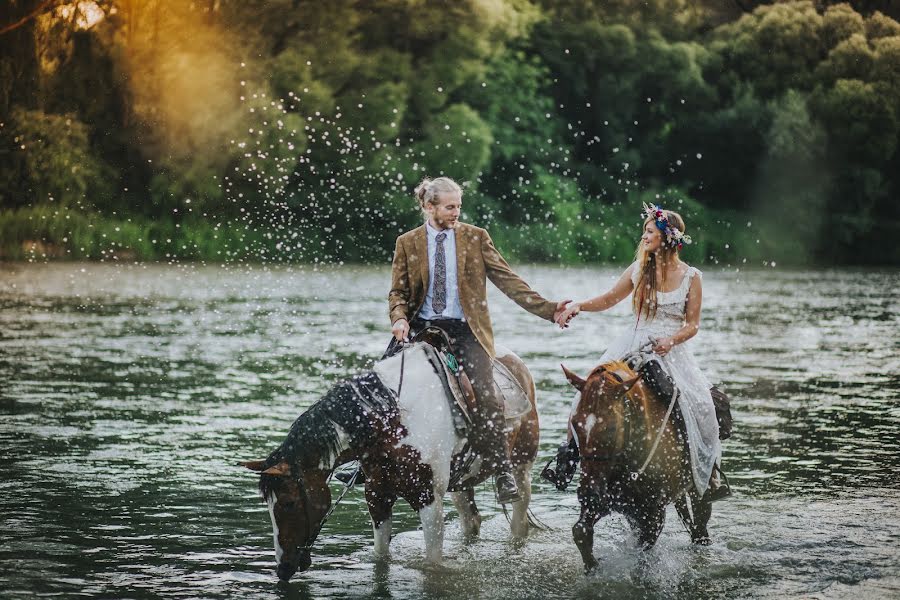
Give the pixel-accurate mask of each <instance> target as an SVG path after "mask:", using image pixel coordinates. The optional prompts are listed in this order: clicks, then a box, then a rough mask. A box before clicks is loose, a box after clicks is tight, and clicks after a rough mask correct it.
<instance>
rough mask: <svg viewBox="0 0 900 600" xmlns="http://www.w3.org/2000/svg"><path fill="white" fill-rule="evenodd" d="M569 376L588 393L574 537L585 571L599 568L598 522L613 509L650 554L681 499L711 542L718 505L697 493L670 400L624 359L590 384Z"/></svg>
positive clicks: (579, 424)
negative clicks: (714, 508) (714, 510)
mask: <svg viewBox="0 0 900 600" xmlns="http://www.w3.org/2000/svg"><path fill="white" fill-rule="evenodd" d="M563 371H564V372H565V374H566V378H567V379H568V380H569V382H570V383H571V384H572V385H573V386H575V388H576V389H577V390H578V391H579V392H581V398H580V399H579V401H578V405H577V406H576V408H575V411H574V414H573V415H572V428H573V430H574V434H575V436H576V439H577V442H578V448H579V452H580V454H581V482H580V485H579V486H578V501H579V503H580V504H581V514H580V516H579V518H578V521H577V522H576V523H575V526H574V527H573V528H572V536H573V537H574V539H575V544H576V546H578V550H579V551H580V552H581V557H582V559H583V561H584V566H585V570H587V571H590V570H592V569H593V568H595V567H596V566H597V564H598V562H597V559H596V558H594V552H593V545H594V525H596V523H597V521H599V520H600V518H601V517H604V516H606V515H608V514H609V513H610V512H613V511H615V512H618V513H621V514H623V515H625V517H626V519H627V520H628V522H629V524H630V525H631V528H632V529H633V530H635V531H636V532H637V534H638V543H639V544H640V545H641V547H642V548H644V549H649V548H651V547H652V546H653V545H654V544H656V541H657V539H658V538H659V535H660V533H662V528H663V522H664V520H665V516H666V506H667V505H668V504H670V503H672V502H674V503H675V508H676V510H677V512H678V515H679V516H680V517H681V520H682V522H683V523H684V525H685V527H686V528H687V530H688V533H690V535H691V541H692V542H694V543H696V544H708V543H709V533H708V532H707V528H706V526H707V523H708V522H709V518H710V515H711V513H712V505H711V502H710V501H709V499H707V498H702V499H701V498H700V497H699V495H698V494H697V491H696V488H695V486H694V483H693V480H692V476H691V472H690V465H689V464H688V463H687V461H688V460H689V459H688V455H687V452H686V449H685V438H684V434H682V433H681V428H679V427H678V426H677V418H671V417H670V418H667V416H669V415H667V412H670V411H669V403H670V399H669V398H657V397H656V395H655V394H654V393H653V392H652V391H651V390H650V387H649V386H648V385H646V383H645V382H644V381H642V378H641V375H639V374H636V373H635V372H634V371H633V370H631V368H629V367H628V365H626V364H625V363H624V362H609V363H606V364H603V365H600V366H598V367H596V368H595V369H594V370H593V371H591V373H590V374H589V375H588V377H587V379H582V378H580V377H579V376H578V375H576V374H575V373H572V372H571V371H569V370H568V369H566V368H565V367H563ZM676 415H677V411H672V413H671V416H676Z"/></svg>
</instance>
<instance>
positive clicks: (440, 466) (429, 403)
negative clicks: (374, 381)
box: [374, 344, 463, 497]
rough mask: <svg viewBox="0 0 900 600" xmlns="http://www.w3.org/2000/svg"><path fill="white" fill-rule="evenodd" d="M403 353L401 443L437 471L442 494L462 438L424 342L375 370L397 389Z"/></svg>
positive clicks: (437, 491) (436, 482)
mask: <svg viewBox="0 0 900 600" xmlns="http://www.w3.org/2000/svg"><path fill="white" fill-rule="evenodd" d="M401 354H402V355H405V358H403V359H402V363H403V385H402V388H401V389H400V397H399V400H398V406H399V408H400V422H401V423H402V424H403V426H404V427H405V428H406V436H404V437H403V438H402V439H401V440H400V442H399V443H400V444H401V445H405V446H410V447H412V448H414V449H416V450H417V451H418V452H419V454H420V456H421V457H422V462H423V463H425V464H427V465H428V466H430V467H431V471H432V473H433V474H434V492H435V495H436V496H437V497H441V496H442V495H443V494H444V492H445V491H446V490H447V486H448V485H449V483H450V464H451V462H452V459H453V455H454V453H455V452H458V451H459V450H460V449H461V448H462V443H463V440H462V439H461V438H460V437H459V436H457V434H456V429H455V428H454V426H453V415H452V414H451V413H450V407H449V405H448V404H447V402H448V401H447V397H446V393H445V392H444V386H443V383H442V382H441V379H440V378H439V377H438V375H437V374H436V373H435V372H434V367H432V365H431V363H430V362H429V360H428V356H427V355H426V354H425V350H424V349H423V348H422V345H419V344H417V345H414V346H412V347H409V348H407V349H405V350H404V351H403V352H402V353H398V354H396V355H394V356H392V357H391V358H388V359H386V360H383V361H381V362H379V363H376V364H375V368H374V371H375V373H376V374H377V375H378V377H379V378H380V379H381V381H382V383H384V384H385V385H386V386H387V387H389V388H390V389H392V390H393V391H394V392H396V391H397V388H398V386H399V384H400V366H401Z"/></svg>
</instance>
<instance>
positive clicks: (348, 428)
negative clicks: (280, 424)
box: [282, 373, 397, 472]
mask: <svg viewBox="0 0 900 600" xmlns="http://www.w3.org/2000/svg"><path fill="white" fill-rule="evenodd" d="M378 386H380V383H379V382H378V379H377V376H376V375H375V374H374V373H366V374H363V375H359V376H356V377H353V378H351V379H350V380H347V381H344V382H341V383H339V384H338V385H336V386H334V387H333V388H332V389H331V390H329V392H328V394H326V396H325V397H324V398H322V399H321V400H319V401H318V402H317V403H316V404H314V405H313V406H312V407H311V408H310V409H309V410H307V411H306V412H305V413H303V414H302V415H300V417H299V418H298V419H297V420H296V421H295V422H294V425H293V426H292V427H291V431H290V433H289V434H288V438H287V439H286V440H285V442H284V443H283V444H282V450H283V452H284V453H285V455H294V456H295V457H296V459H297V462H299V463H300V464H301V466H303V467H304V468H316V469H321V470H324V471H328V472H330V471H332V470H334V468H335V466H337V465H338V464H340V463H341V462H346V461H348V460H353V459H354V458H359V456H358V454H359V453H360V452H359V449H360V448H365V447H368V446H370V445H371V444H372V443H373V442H374V441H375V438H377V437H378V436H379V435H380V433H379V432H380V430H381V429H382V428H383V425H384V424H386V423H390V422H391V420H392V419H393V418H394V415H395V414H396V412H397V409H396V405H395V404H394V401H393V400H392V399H390V398H389V397H388V396H387V395H386V394H383V393H382V394H380V393H379V390H381V389H382V388H380V387H378Z"/></svg>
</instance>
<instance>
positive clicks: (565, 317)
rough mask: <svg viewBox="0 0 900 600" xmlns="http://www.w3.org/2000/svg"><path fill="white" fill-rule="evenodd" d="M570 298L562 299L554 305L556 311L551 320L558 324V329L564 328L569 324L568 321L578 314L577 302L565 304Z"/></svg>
mask: <svg viewBox="0 0 900 600" xmlns="http://www.w3.org/2000/svg"><path fill="white" fill-rule="evenodd" d="M570 302H572V301H571V300H563V301H562V302H560V303H558V304H557V305H556V312H555V313H554V314H553V321H554V322H555V323H556V324H557V325H559V328H560V329H566V328H567V327H568V326H569V321H571V320H572V319H574V318H575V317H576V316H578V313H580V312H581V305H580V304H578V303H577V302H575V303H573V304H572V305H571V306H567V305H568V304H569V303H570Z"/></svg>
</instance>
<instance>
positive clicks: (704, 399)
mask: <svg viewBox="0 0 900 600" xmlns="http://www.w3.org/2000/svg"><path fill="white" fill-rule="evenodd" d="M631 271H632V274H631V281H632V283H633V284H634V285H635V286H637V277H638V274H639V273H638V266H637V263H636V262H635V263H634V264H632V267H631ZM702 276H703V274H702V273H701V272H700V271H699V270H698V269H695V268H694V267H688V270H687V273H685V275H684V279H682V281H681V285H679V286H678V288H677V289H675V290H672V291H671V292H658V293H657V296H656V297H657V308H656V317H655V318H654V319H653V320H652V321H649V322H645V321H644V320H643V319H641V320H640V321H639V322H638V324H637V327H636V328H630V329H629V330H628V331H627V332H626V333H624V334H622V335H621V336H620V337H619V338H618V339H616V340H614V341H613V342H612V344H610V346H609V348H607V350H606V352H604V353H603V356H601V357H600V362H601V363H604V362H607V361H611V360H619V359H621V358H622V357H624V356H625V355H626V354H628V353H630V352H633V351H635V350H637V349H638V348H641V347H642V346H644V345H645V344H647V342H648V341H649V340H650V338H653V339H657V340H658V339H660V338H664V337H669V336H671V335H674V334H675V332H677V331H678V330H679V329H681V327H682V326H683V325H684V317H685V306H686V304H687V294H688V289H690V287H691V281H692V280H693V278H694V277H702ZM661 360H662V363H663V365H664V366H665V367H666V369H667V370H668V372H669V375H671V376H672V378H673V379H674V380H675V384H676V385H677V386H678V389H679V390H680V391H681V397H680V399H679V407H680V409H681V412H682V414H683V415H684V422H685V425H686V426H687V435H688V447H689V450H690V454H691V468H692V470H693V475H694V484H695V485H696V486H697V492H698V493H700V494H701V495H702V494H703V493H704V492H705V491H706V488H707V487H708V486H709V477H710V475H711V474H712V470H713V465H714V464H716V463H718V462H719V461H720V460H721V455H722V446H721V443H720V442H719V423H718V421H716V409H715V406H714V405H713V400H712V396H711V395H710V393H709V388H710V387H712V384H711V383H710V382H709V380H708V379H707V378H706V376H705V375H704V374H703V372H702V371H701V370H700V367H699V366H698V365H697V361H696V360H695V359H694V355H693V354H692V353H691V351H690V349H689V348H688V347H686V346H685V345H684V344H677V345H675V346H674V347H673V348H672V349H671V350H670V351H669V352H668V353H667V354H666V355H665V356H663V357H661Z"/></svg>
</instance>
